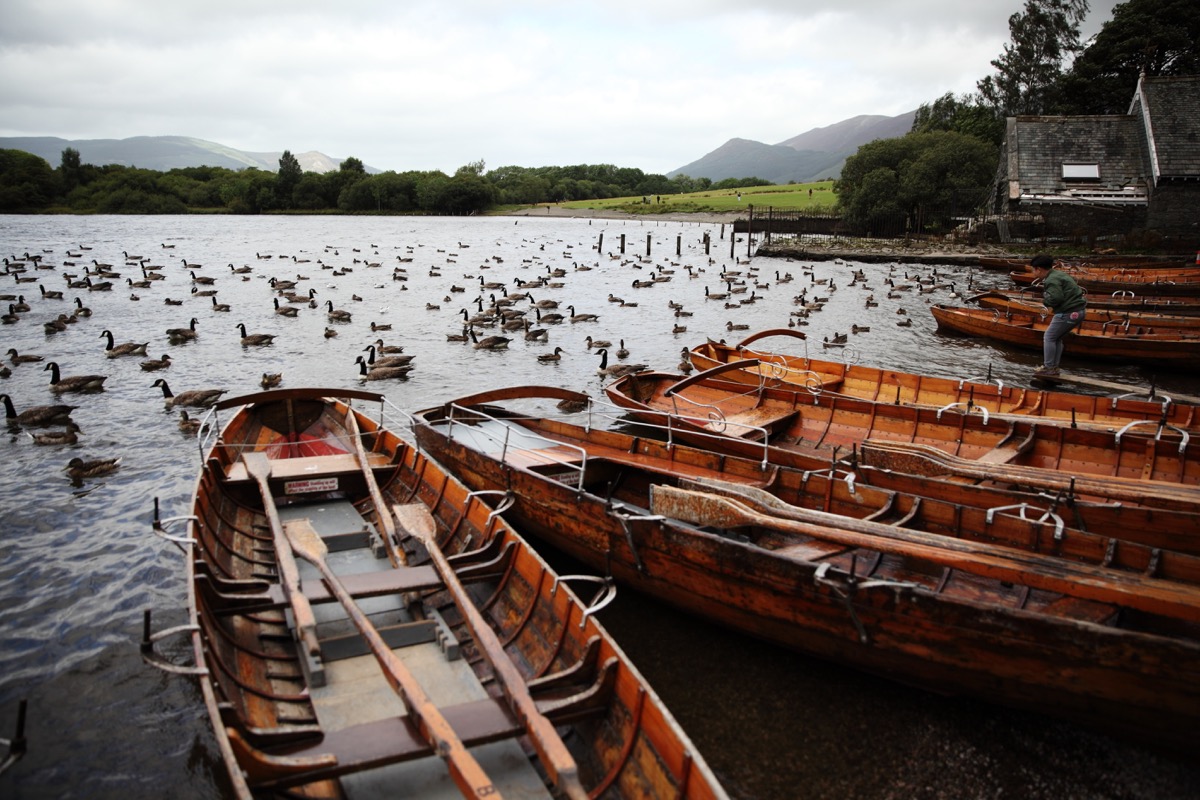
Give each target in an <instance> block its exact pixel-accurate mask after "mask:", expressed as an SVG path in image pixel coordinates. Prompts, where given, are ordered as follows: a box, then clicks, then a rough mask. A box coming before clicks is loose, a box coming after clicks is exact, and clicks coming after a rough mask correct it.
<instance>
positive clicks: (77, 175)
mask: <svg viewBox="0 0 1200 800" xmlns="http://www.w3.org/2000/svg"><path fill="white" fill-rule="evenodd" d="M82 177H83V171H82V169H81V168H80V159H79V151H78V150H76V149H75V148H74V147H68V148H65V149H64V150H63V151H62V161H61V162H60V166H59V178H60V179H61V180H62V190H63V192H64V193H66V192H69V191H71V190H72V189H74V188H75V187H76V186H78V185H79V184H80V182H81V178H82Z"/></svg>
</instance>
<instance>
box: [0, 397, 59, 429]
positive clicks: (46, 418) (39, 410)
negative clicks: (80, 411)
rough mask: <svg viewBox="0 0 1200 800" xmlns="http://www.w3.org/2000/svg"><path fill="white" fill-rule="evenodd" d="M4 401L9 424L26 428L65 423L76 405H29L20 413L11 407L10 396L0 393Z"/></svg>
mask: <svg viewBox="0 0 1200 800" xmlns="http://www.w3.org/2000/svg"><path fill="white" fill-rule="evenodd" d="M0 401H2V402H3V403H4V416H5V419H6V420H7V421H8V424H9V425H24V426H26V427H28V428H45V427H48V426H50V425H65V424H67V423H68V422H70V421H71V412H72V411H74V410H75V409H76V408H78V406H64V405H52V406H30V407H29V408H27V409H25V410H24V411H22V412H21V413H20V414H18V413H17V410H16V409H15V408H13V402H12V398H10V397H9V396H8V395H6V394H0Z"/></svg>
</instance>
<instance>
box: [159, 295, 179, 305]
mask: <svg viewBox="0 0 1200 800" xmlns="http://www.w3.org/2000/svg"><path fill="white" fill-rule="evenodd" d="M163 305H168V306H181V305H183V301H182V300H175V299H173V298H170V297H164V298H163Z"/></svg>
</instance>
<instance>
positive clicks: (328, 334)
mask: <svg viewBox="0 0 1200 800" xmlns="http://www.w3.org/2000/svg"><path fill="white" fill-rule="evenodd" d="M337 335H338V332H337V331H335V330H334V329H333V328H330V327H326V328H325V338H326V339H332V338H334V337H335V336H337Z"/></svg>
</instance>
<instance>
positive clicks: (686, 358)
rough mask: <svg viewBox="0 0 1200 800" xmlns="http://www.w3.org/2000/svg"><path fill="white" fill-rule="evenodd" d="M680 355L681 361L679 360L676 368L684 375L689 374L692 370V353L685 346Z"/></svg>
mask: <svg viewBox="0 0 1200 800" xmlns="http://www.w3.org/2000/svg"><path fill="white" fill-rule="evenodd" d="M679 356H680V361H679V364H678V365H677V366H676V367H675V369H677V370H679V371H680V372H682V373H683V374H684V375H687V374H689V373H690V372H691V371H692V354H691V352H690V351H689V350H688V349H687V348H686V347H685V348H683V350H682V351H681V352H680V354H679Z"/></svg>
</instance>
